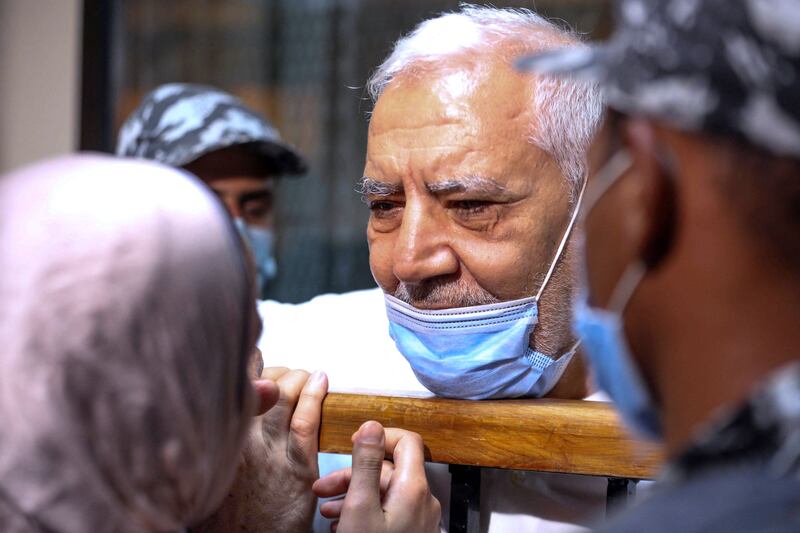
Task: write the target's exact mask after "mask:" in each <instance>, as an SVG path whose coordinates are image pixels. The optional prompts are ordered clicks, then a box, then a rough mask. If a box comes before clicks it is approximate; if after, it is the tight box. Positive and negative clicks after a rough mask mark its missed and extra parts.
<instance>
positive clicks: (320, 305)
mask: <svg viewBox="0 0 800 533" xmlns="http://www.w3.org/2000/svg"><path fill="white" fill-rule="evenodd" d="M376 307H377V308H378V309H382V307H383V291H382V290H381V289H379V288H377V287H376V288H374V289H366V290H361V291H351V292H344V293H341V294H321V295H319V296H315V297H314V298H312V299H311V300H309V301H307V302H303V303H299V304H287V303H281V302H276V301H274V300H261V301H259V302H258V312H259V314H260V315H261V317H262V318H264V316H265V315H273V314H283V313H292V314H303V313H312V314H313V313H316V312H324V311H340V312H341V311H342V310H347V311H352V312H356V313H358V312H363V313H372V312H374V310H375V308H376Z"/></svg>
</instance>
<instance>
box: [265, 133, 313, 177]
mask: <svg viewBox="0 0 800 533" xmlns="http://www.w3.org/2000/svg"><path fill="white" fill-rule="evenodd" d="M253 144H254V145H255V148H256V150H257V151H258V152H259V154H261V155H263V156H264V157H265V158H267V159H269V161H270V166H273V167H274V168H275V170H276V172H277V174H278V175H279V176H300V175H303V174H305V173H306V172H308V163H307V162H306V160H305V158H304V157H303V156H302V155H300V153H299V152H298V151H297V150H295V149H294V148H293V147H291V146H289V145H288V144H286V143H283V142H280V141H257V142H255V143H253Z"/></svg>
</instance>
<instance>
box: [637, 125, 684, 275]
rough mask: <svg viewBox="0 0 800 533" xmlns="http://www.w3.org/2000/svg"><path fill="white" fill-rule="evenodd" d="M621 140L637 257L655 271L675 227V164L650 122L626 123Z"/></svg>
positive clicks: (663, 256)
mask: <svg viewBox="0 0 800 533" xmlns="http://www.w3.org/2000/svg"><path fill="white" fill-rule="evenodd" d="M624 139H625V143H626V145H627V147H628V151H629V152H630V154H631V159H632V166H631V171H632V172H633V174H634V176H635V177H634V180H633V181H634V182H635V184H636V185H635V189H634V192H633V194H635V206H636V207H634V209H633V211H632V212H631V214H630V216H631V219H630V224H632V225H634V226H635V231H636V232H637V233H638V234H639V235H640V239H641V241H640V250H639V253H640V254H641V258H642V259H643V260H644V262H645V264H646V265H647V266H648V268H649V269H651V270H652V269H655V268H657V267H658V266H659V265H660V264H661V263H662V262H663V260H664V258H665V257H666V256H667V255H668V254H669V251H670V249H671V247H672V240H673V237H674V234H675V228H676V208H675V206H676V197H675V188H676V182H677V181H676V175H675V173H676V162H675V158H674V157H673V155H672V152H671V151H670V150H668V145H667V144H666V141H665V140H664V139H661V138H660V136H659V132H658V130H657V129H656V127H654V125H653V124H652V123H651V122H648V121H645V120H629V121H627V122H626V124H625V130H624Z"/></svg>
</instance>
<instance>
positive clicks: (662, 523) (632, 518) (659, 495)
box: [599, 468, 800, 533]
mask: <svg viewBox="0 0 800 533" xmlns="http://www.w3.org/2000/svg"><path fill="white" fill-rule="evenodd" d="M654 489H656V487H654ZM799 508H800V480H794V479H776V478H772V477H770V476H768V475H767V473H766V472H764V471H763V470H761V469H755V468H739V469H735V470H734V469H731V470H726V471H717V472H710V473H708V474H707V475H703V476H702V477H698V478H697V479H696V480H692V481H689V482H687V483H684V484H681V485H676V486H671V487H668V488H661V489H657V490H654V493H653V495H652V496H651V497H650V498H648V499H646V500H645V501H643V502H642V503H641V504H639V505H637V506H635V507H634V508H633V509H631V510H630V511H629V512H625V513H622V514H621V515H620V516H619V517H618V518H617V519H614V520H612V521H611V522H609V523H608V524H607V525H605V526H604V527H602V528H601V529H600V530H599V531H601V532H608V533H610V532H614V533H627V532H630V533H634V532H637V533H638V532H641V531H648V532H654V533H658V532H664V533H666V532H672V531H681V532H682V533H700V532H705V531H726V532H731V533H735V532H751V531H770V532H775V533H779V532H784V531H785V532H787V533H788V532H796V531H800V513H797V511H796V510H797V509H799Z"/></svg>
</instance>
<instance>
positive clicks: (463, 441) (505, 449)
mask: <svg viewBox="0 0 800 533" xmlns="http://www.w3.org/2000/svg"><path fill="white" fill-rule="evenodd" d="M367 420H377V421H378V422H380V423H381V424H383V425H384V426H386V427H399V428H403V429H407V430H410V431H415V432H417V433H419V434H420V435H421V436H422V438H423V440H424V442H425V448H426V449H425V453H426V458H427V459H428V460H430V461H433V462H437V463H447V464H450V465H451V468H450V471H451V473H452V490H451V501H450V530H451V531H475V530H476V528H477V524H478V523H479V519H480V517H479V515H478V513H479V505H478V503H479V501H480V468H481V467H488V468H507V469H513V470H535V471H541V472H559V473H567V474H585V475H593V476H604V477H607V478H608V479H609V484H608V502H609V506H614V505H617V504H623V503H624V502H625V501H626V500H627V497H628V496H629V495H630V494H631V493H632V492H633V490H634V488H635V485H636V482H637V481H638V480H640V479H651V478H652V477H653V476H654V475H655V473H656V472H657V470H658V467H659V465H660V464H661V461H662V455H661V451H660V449H659V447H658V446H656V445H654V444H652V443H645V442H642V441H638V440H634V439H632V438H631V437H630V436H629V435H628V434H627V433H626V431H625V430H624V429H623V428H622V427H621V426H620V422H619V419H618V417H617V414H616V413H615V412H614V410H613V408H612V407H611V405H609V404H608V403H604V402H590V401H577V400H550V399H542V400H490V401H486V400H484V401H467V400H447V399H441V398H426V399H420V398H406V397H394V396H370V395H359V394H339V393H331V394H329V395H328V397H327V398H326V399H325V403H324V405H323V412H322V428H321V433H320V451H321V452H328V453H350V452H351V450H352V442H351V440H350V439H351V436H352V434H353V433H354V432H355V431H356V430H357V429H358V427H359V426H360V425H361V424H362V423H363V422H365V421H367Z"/></svg>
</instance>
